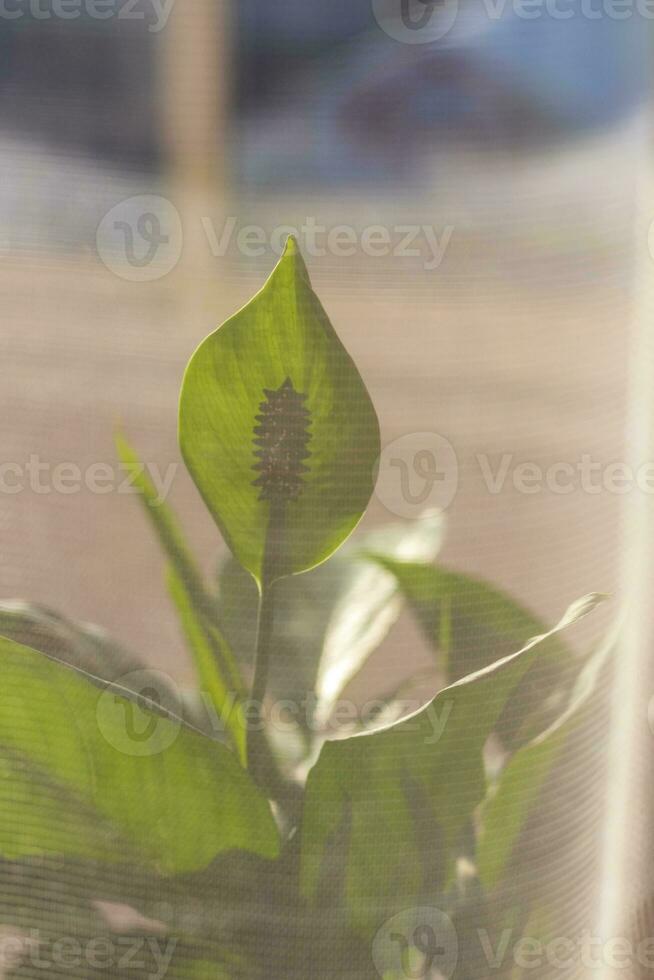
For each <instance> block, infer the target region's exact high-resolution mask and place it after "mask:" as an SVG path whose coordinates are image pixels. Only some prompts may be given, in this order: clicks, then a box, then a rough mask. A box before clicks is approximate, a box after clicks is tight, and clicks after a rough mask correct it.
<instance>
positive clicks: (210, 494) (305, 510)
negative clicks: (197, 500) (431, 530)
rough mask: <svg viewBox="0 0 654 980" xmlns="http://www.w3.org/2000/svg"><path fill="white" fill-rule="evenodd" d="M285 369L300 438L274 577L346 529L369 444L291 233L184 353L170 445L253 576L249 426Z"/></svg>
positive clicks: (257, 512) (257, 533)
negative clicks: (262, 274) (240, 304)
mask: <svg viewBox="0 0 654 980" xmlns="http://www.w3.org/2000/svg"><path fill="white" fill-rule="evenodd" d="M286 379H290V381H291V383H292V385H293V387H294V389H295V391H296V392H298V393H300V394H301V395H303V396H306V401H305V407H306V408H307V409H308V410H309V412H310V423H309V432H310V435H311V439H310V442H309V447H308V448H309V450H310V456H309V458H308V459H307V460H306V464H307V466H308V472H307V473H306V474H305V476H304V479H303V489H302V492H301V493H300V496H299V497H298V499H297V500H291V501H289V502H288V504H287V505H286V514H285V525H284V558H283V561H282V563H281V565H280V564H279V563H278V564H277V567H276V576H277V577H279V575H280V574H291V573H296V572H303V571H306V570H307V569H309V568H311V567H313V566H314V565H318V564H319V563H320V562H322V561H324V560H325V559H326V558H328V557H329V555H331V554H332V552H334V551H335V550H336V548H338V547H339V545H341V544H342V543H343V541H344V540H345V539H346V538H347V537H348V535H349V534H350V532H351V531H352V530H353V529H354V527H355V526H356V525H357V524H358V522H359V520H360V518H361V516H362V514H363V512H364V510H365V508H366V505H367V503H368V500H369V499H370V495H371V493H372V489H373V470H374V466H375V463H376V460H377V458H378V456H379V449H380V447H379V427H378V423H377V417H376V415H375V411H374V408H373V406H372V403H371V401H370V398H369V396H368V392H367V391H366V388H365V386H364V384H363V381H362V380H361V377H360V376H359V373H358V371H357V369H356V367H355V365H354V363H353V361H352V359H351V358H350V356H349V355H348V354H347V352H346V351H345V349H344V347H343V345H342V344H341V342H340V340H339V339H338V337H337V335H336V333H335V331H334V329H333V327H332V326H331V324H330V322H329V319H328V318H327V315H326V313H325V311H324V310H323V308H322V306H321V304H320V302H319V300H318V298H317V296H316V295H315V293H314V292H313V290H312V288H311V284H310V281H309V276H308V273H307V270H306V267H305V265H304V262H303V261H302V257H301V256H300V254H299V250H298V247H297V243H296V242H295V240H294V239H292V238H291V239H289V241H288V243H287V246H286V249H285V252H284V255H283V256H282V258H281V260H280V262H279V263H278V265H277V266H276V268H275V270H274V271H273V273H272V275H271V277H270V278H269V280H268V282H267V283H266V284H265V286H264V287H263V289H262V290H261V291H260V292H259V293H258V294H257V295H256V296H255V297H254V299H253V300H251V302H250V303H248V304H247V305H246V306H245V307H244V308H243V309H242V310H240V311H239V312H238V313H236V314H235V315H234V316H232V317H231V318H230V319H229V320H227V321H226V323H224V324H223V326H222V327H220V329H218V330H216V331H215V332H214V333H212V334H211V335H210V336H209V337H207V338H206V340H205V341H204V342H203V343H202V344H201V345H200V347H199V348H198V350H197V351H196V352H195V354H194V355H193V357H192V358H191V361H190V363H189V365H188V368H187V370H186V375H185V378H184V383H183V387H182V393H181V402H180V446H181V449H182V453H183V456H184V459H185V461H186V464H187V466H188V469H189V471H190V473H191V476H192V477H193V479H194V481H195V483H196V485H197V487H198V489H199V491H200V493H201V494H202V497H203V499H204V501H205V503H206V505H207V507H208V508H209V510H210V511H211V513H212V515H213V517H214V518H215V520H216V522H217V524H218V526H219V528H220V530H221V531H222V533H223V535H224V537H225V540H226V541H227V544H228V545H229V547H230V549H231V550H232V552H233V553H234V555H235V556H236V558H237V559H238V561H239V562H240V563H241V564H242V565H243V566H244V567H245V568H246V569H247V570H248V571H249V572H251V574H252V575H253V576H254V577H255V578H256V579H257V581H258V582H261V579H262V569H263V559H264V552H265V546H266V538H267V533H268V521H269V511H270V506H269V504H268V503H267V502H266V501H262V500H260V499H259V496H260V493H259V489H258V488H257V487H255V486H254V481H255V479H256V473H255V471H254V464H255V463H256V457H255V455H254V452H255V446H254V438H255V436H254V428H255V426H256V425H257V415H258V414H259V413H260V411H261V408H260V406H261V403H262V401H263V400H264V398H265V390H278V389H279V388H280V387H281V386H282V384H283V383H284V382H285V380H286Z"/></svg>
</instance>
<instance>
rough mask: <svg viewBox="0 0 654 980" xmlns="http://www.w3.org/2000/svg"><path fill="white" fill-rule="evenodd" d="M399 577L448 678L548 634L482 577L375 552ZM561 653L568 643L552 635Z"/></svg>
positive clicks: (385, 566)
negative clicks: (441, 661)
mask: <svg viewBox="0 0 654 980" xmlns="http://www.w3.org/2000/svg"><path fill="white" fill-rule="evenodd" d="M373 557H374V558H375V559H376V560H377V561H379V563H380V564H381V565H382V567H384V568H386V569H388V571H390V572H392V573H393V575H395V577H396V578H397V580H398V582H399V584H400V587H401V589H402V591H403V592H404V595H405V596H406V599H407V601H408V602H409V604H410V606H411V607H412V609H413V611H414V613H415V615H416V618H417V620H418V622H419V623H420V625H421V626H422V629H423V631H424V633H425V636H426V638H427V640H428V641H429V643H430V645H431V646H432V647H433V648H434V649H436V650H439V652H440V653H441V655H442V659H443V661H444V663H443V666H444V668H445V671H446V674H447V678H448V680H449V681H455V680H458V679H459V677H464V676H465V675H466V674H470V673H473V672H474V671H476V670H479V669H480V668H481V667H485V666H486V665H487V664H489V663H493V662H494V661H495V660H499V659H500V658H501V657H505V656H507V654H508V653H510V652H511V650H515V649H516V647H518V646H520V645H521V644H523V643H524V642H525V641H526V640H528V639H529V638H530V637H532V636H539V635H541V634H542V633H545V632H547V626H546V625H545V624H544V623H543V621H542V620H540V619H538V618H537V617H536V616H534V615H533V613H531V612H530V611H529V610H528V609H525V608H524V607H523V606H521V605H520V604H519V603H517V602H516V601H515V599H512V598H511V596H508V595H506V594H505V593H503V592H501V591H500V590H499V589H497V588H495V587H494V586H492V585H490V584H489V583H488V582H485V581H484V580H483V579H477V578H473V577H472V576H470V575H464V574H462V573H459V572H451V571H449V570H448V569H445V568H442V567H438V566H435V565H430V564H425V563H420V562H405V561H394V560H392V559H389V558H387V557H386V556H385V555H373ZM551 645H552V647H558V649H559V650H560V652H561V654H562V656H563V655H564V651H565V648H564V645H563V644H562V643H561V642H560V640H558V638H557V639H553V640H552V641H551Z"/></svg>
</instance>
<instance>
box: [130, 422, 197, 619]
mask: <svg viewBox="0 0 654 980" xmlns="http://www.w3.org/2000/svg"><path fill="white" fill-rule="evenodd" d="M116 449H117V452H118V456H119V458H120V460H121V462H122V464H123V466H124V467H125V468H126V470H127V471H128V472H129V473H130V474H131V477H132V485H133V486H134V487H135V488H136V490H138V496H139V500H140V502H141V505H142V506H143V509H144V511H145V514H146V516H147V518H148V520H149V521H150V523H151V524H152V527H153V528H154V531H155V533H156V535H157V538H158V540H159V543H160V544H161V547H162V549H163V551H164V554H165V555H166V556H167V558H168V560H169V562H170V564H171V565H172V567H173V568H174V569H175V574H176V575H177V577H178V578H179V579H180V580H181V582H183V583H184V587H185V588H186V591H187V592H188V594H189V595H190V596H192V598H193V602H194V603H195V604H196V605H197V606H198V607H199V608H200V609H201V610H202V613H203V615H206V616H208V617H209V618H212V617H213V615H214V612H215V610H214V607H213V600H212V598H211V597H210V596H209V595H207V592H206V590H205V586H204V583H203V581H202V576H201V575H200V572H199V570H198V568H197V565H196V564H195V561H194V559H193V556H192V555H191V553H190V551H189V548H188V546H187V544H186V542H185V541H184V537H183V535H182V532H181V530H180V528H179V525H178V523H177V519H176V518H175V515H174V514H173V512H172V510H171V509H170V507H169V506H168V505H167V504H166V503H164V502H163V501H161V500H160V499H159V493H158V491H157V489H156V488H155V486H154V484H153V483H152V481H151V480H150V478H149V477H148V475H147V473H146V471H145V468H144V466H143V464H142V463H141V461H140V459H139V457H138V456H137V454H136V453H135V452H134V450H133V449H132V447H131V446H130V444H129V443H128V442H127V440H126V439H125V437H124V436H123V435H122V434H121V433H118V434H117V435H116Z"/></svg>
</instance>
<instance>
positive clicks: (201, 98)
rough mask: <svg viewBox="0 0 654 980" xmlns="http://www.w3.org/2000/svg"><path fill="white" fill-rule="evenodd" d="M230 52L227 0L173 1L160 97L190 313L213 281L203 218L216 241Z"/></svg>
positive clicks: (222, 185) (165, 37) (181, 273)
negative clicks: (181, 235) (181, 236)
mask: <svg viewBox="0 0 654 980" xmlns="http://www.w3.org/2000/svg"><path fill="white" fill-rule="evenodd" d="M229 46H230V29H229V13H228V5H227V0H176V2H175V5H174V8H173V11H172V14H171V17H170V21H169V24H168V27H167V29H166V30H165V31H164V32H163V37H162V43H161V50H160V56H159V73H160V77H159V91H160V93H161V106H162V127H163V143H164V146H165V150H166V154H167V167H168V178H169V181H168V186H169V189H170V196H171V198H172V200H173V202H174V204H175V206H176V207H177V208H178V210H179V212H180V215H181V218H182V225H183V228H184V249H183V255H182V260H181V262H180V265H179V267H178V287H179V288H180V289H181V290H182V295H183V299H184V305H185V308H187V309H188V312H189V313H191V312H195V313H196V314H199V313H200V311H201V310H202V309H203V307H204V306H205V303H206V298H207V290H208V288H209V287H210V283H211V279H212V278H213V276H215V261H216V260H215V257H214V256H213V255H212V253H211V248H210V243H209V240H208V238H207V234H206V230H205V227H204V225H203V219H204V220H205V222H206V220H207V219H209V220H211V222H213V225H214V227H215V228H216V229H217V233H218V234H219V231H220V225H221V222H222V215H223V211H224V199H225V178H226V162H225V147H226V145H227V139H226V126H227V112H228V94H229V65H230V51H229ZM187 303H188V304H189V306H190V308H188V307H187Z"/></svg>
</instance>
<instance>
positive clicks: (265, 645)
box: [248, 501, 286, 786]
mask: <svg viewBox="0 0 654 980" xmlns="http://www.w3.org/2000/svg"><path fill="white" fill-rule="evenodd" d="M285 509H286V508H285V503H284V501H271V504H270V517H269V520H268V531H267V534H266V545H265V550H264V557H263V568H262V575H261V593H260V596H259V616H258V620H257V646H256V660H255V666H254V681H253V684H252V701H253V704H254V708H255V710H254V715H255V724H254V728H253V731H252V732H251V733H250V738H248V769H249V770H250V772H251V773H252V774H253V776H254V778H255V780H256V781H257V782H258V783H259V785H260V786H266V785H270V779H269V776H270V774H269V773H268V772H267V771H264V770H267V768H268V767H267V765H266V760H268V762H269V757H270V749H269V746H268V744H267V739H266V733H265V722H264V713H263V704H264V700H265V697H266V689H267V686H268V672H269V667H270V654H271V641H272V637H273V627H274V625H275V601H274V582H275V579H277V578H278V577H279V573H280V571H281V569H282V568H283V563H284V551H285V549H284V524H285V521H284V518H285ZM264 743H266V745H265V747H264Z"/></svg>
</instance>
